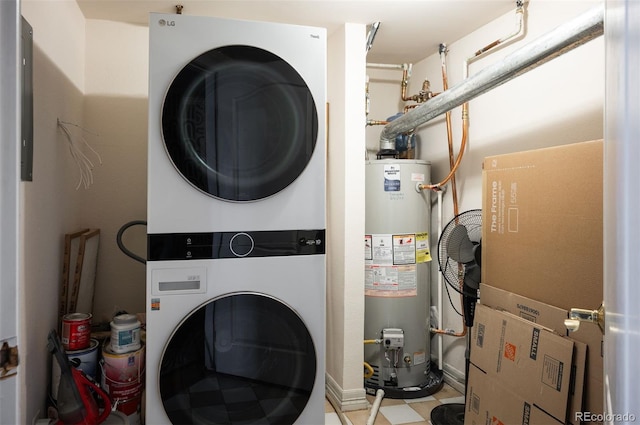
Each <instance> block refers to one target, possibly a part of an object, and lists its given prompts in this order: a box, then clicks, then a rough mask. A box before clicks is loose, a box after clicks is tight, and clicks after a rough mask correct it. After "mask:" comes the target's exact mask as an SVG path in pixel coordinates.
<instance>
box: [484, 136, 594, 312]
mask: <svg viewBox="0 0 640 425" xmlns="http://www.w3.org/2000/svg"><path fill="white" fill-rule="evenodd" d="M602 164H603V143H602V141H601V140H598V141H590V142H583V143H575V144H570V145H564V146H557V147H552V148H545V149H538V150H532V151H526V152H518V153H512V154H507V155H499V156H491V157H487V158H485V160H484V163H483V172H482V184H483V200H482V214H483V217H482V218H483V227H482V282H485V283H488V284H490V285H492V286H495V287H497V288H502V289H505V290H507V291H509V292H514V293H516V294H520V295H524V296H525V297H528V298H531V299H534V300H538V301H542V302H544V303H547V304H550V305H554V306H556V307H560V308H563V309H566V310H568V309H570V308H572V307H578V308H587V309H596V308H598V306H600V304H601V303H602V298H603V289H602V279H603V262H602V256H603V248H602V246H603V236H602V229H603V226H602V210H603V198H602V187H603V180H602V175H603V171H602V170H603V166H602Z"/></svg>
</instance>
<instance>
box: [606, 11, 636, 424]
mask: <svg viewBox="0 0 640 425" xmlns="http://www.w3.org/2000/svg"><path fill="white" fill-rule="evenodd" d="M605 43H606V67H607V68H606V80H607V81H606V103H605V164H604V179H605V181H604V201H605V204H604V244H605V246H604V248H605V249H604V252H605V254H604V255H605V258H604V304H605V309H606V313H605V314H606V317H605V320H606V322H605V326H606V333H605V338H604V341H605V347H604V362H605V363H604V374H605V376H604V379H605V412H606V413H607V414H608V416H607V417H606V418H605V421H604V422H605V423H630V422H634V421H640V404H639V403H638V401H639V400H640V379H639V378H640V372H638V370H639V368H638V362H637V358H638V353H640V308H639V306H640V285H638V279H639V276H640V261H639V260H640V223H639V222H638V217H640V214H639V212H640V189H639V188H638V182H640V166H639V164H640V78H639V75H640V2H638V1H637V0H607V3H606V14H605Z"/></svg>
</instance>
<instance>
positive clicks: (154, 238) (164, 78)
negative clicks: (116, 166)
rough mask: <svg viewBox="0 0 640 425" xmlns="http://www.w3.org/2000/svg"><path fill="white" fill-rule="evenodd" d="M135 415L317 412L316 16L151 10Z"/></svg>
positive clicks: (320, 127) (320, 157)
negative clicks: (307, 19)
mask: <svg viewBox="0 0 640 425" xmlns="http://www.w3.org/2000/svg"><path fill="white" fill-rule="evenodd" d="M149 34H150V60H149V147H148V152H149V164H148V169H149V171H148V178H149V181H148V218H147V221H148V225H147V232H148V256H147V257H148V258H147V308H146V313H147V329H146V353H147V358H146V364H147V369H146V423H152V424H154V425H155V424H169V423H174V424H177V423H193V424H198V423H202V424H215V423H227V424H276V423H278V424H300V425H307V424H316V423H324V368H325V363H324V351H325V278H326V272H325V245H326V241H325V226H326V219H325V106H324V105H325V98H326V96H325V80H326V33H325V30H324V29H319V28H310V27H302V26H293V25H283V24H273V23H264V22H249V21H234V20H226V19H218V18H207V17H194V16H186V15H163V14H151V16H150V22H149Z"/></svg>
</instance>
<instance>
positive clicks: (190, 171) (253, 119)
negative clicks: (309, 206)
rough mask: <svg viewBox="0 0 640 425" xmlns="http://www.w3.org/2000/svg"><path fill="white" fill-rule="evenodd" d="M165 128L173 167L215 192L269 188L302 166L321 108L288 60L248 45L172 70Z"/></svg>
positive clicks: (249, 197) (257, 192)
mask: <svg viewBox="0 0 640 425" xmlns="http://www.w3.org/2000/svg"><path fill="white" fill-rule="evenodd" d="M162 134H163V138H164V143H165V147H166V150H167V153H168V154H169V156H170V157H171V160H172V162H173V164H174V165H175V167H176V168H177V170H178V171H179V172H180V173H181V174H182V176H184V178H186V179H187V180H188V181H189V182H190V183H191V184H192V185H193V186H195V187H196V188H198V189H200V190H201V191H203V192H205V193H207V194H208V195H211V196H213V197H216V198H220V199H224V200H229V201H254V200H258V199H262V198H266V197H269V196H271V195H274V194H276V193H278V192H280V191H281V190H283V189H284V188H285V187H287V186H288V185H289V184H291V183H292V182H293V181H294V180H295V179H296V178H297V177H298V176H299V175H300V174H301V173H302V171H303V170H304V168H305V167H306V165H307V163H308V162H309V160H310V158H311V155H312V153H313V150H314V147H315V145H316V138H317V135H318V115H317V110H316V105H315V103H314V100H313V96H312V94H311V92H310V90H309V88H308V87H307V85H306V83H305V81H304V80H303V78H302V77H301V76H300V74H298V72H297V71H296V70H295V69H294V68H292V67H291V65H289V64H288V63H287V62H286V61H284V60H283V59H282V58H280V57H279V56H277V55H275V54H273V53H270V52H268V51H265V50H262V49H259V48H256V47H251V46H240V45H237V46H225V47H220V48H217V49H213V50H210V51H208V52H206V53H203V54H202V55H200V56H198V57H197V58H195V59H193V60H192V61H191V62H190V63H188V64H187V65H186V66H185V67H184V68H183V69H182V70H181V71H180V72H179V73H178V75H177V76H176V77H175V79H174V80H173V82H172V83H171V86H170V87H169V90H168V92H167V94H166V97H165V101H164V105H163V110H162Z"/></svg>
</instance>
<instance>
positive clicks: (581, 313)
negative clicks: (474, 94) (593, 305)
mask: <svg viewBox="0 0 640 425" xmlns="http://www.w3.org/2000/svg"><path fill="white" fill-rule="evenodd" d="M582 322H590V323H595V324H597V325H598V327H599V328H600V330H601V331H602V333H603V334H604V305H600V307H599V308H598V309H597V310H585V309H582V308H572V309H571V310H570V311H569V318H568V319H565V321H564V325H565V327H566V328H567V329H568V330H569V331H570V332H573V331H577V330H578V328H580V323H582Z"/></svg>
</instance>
